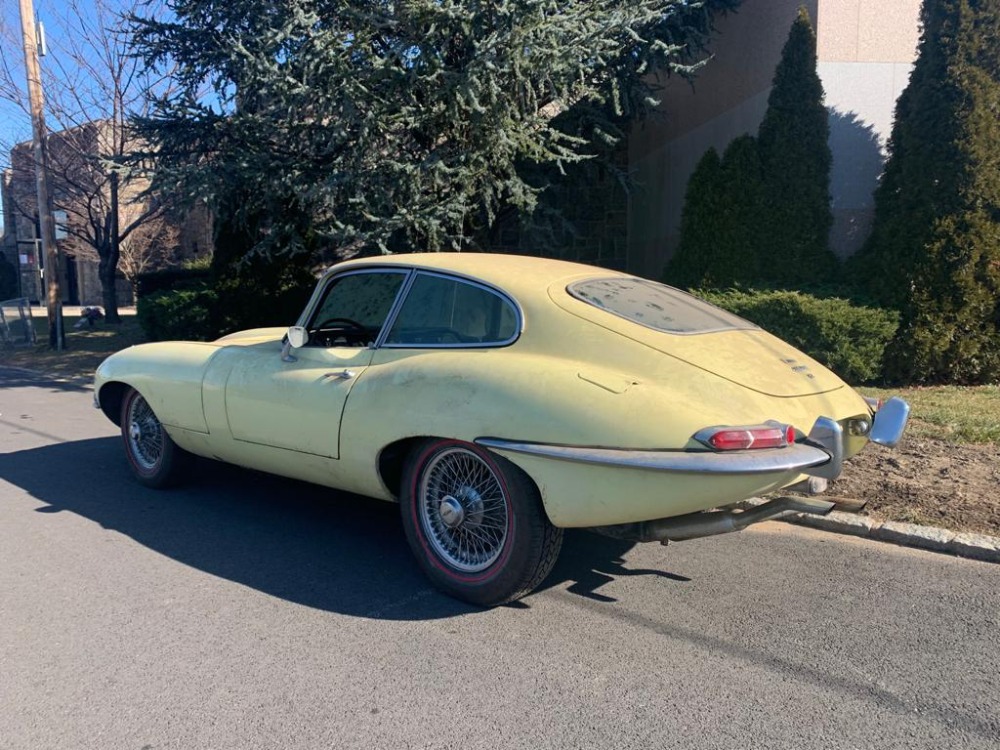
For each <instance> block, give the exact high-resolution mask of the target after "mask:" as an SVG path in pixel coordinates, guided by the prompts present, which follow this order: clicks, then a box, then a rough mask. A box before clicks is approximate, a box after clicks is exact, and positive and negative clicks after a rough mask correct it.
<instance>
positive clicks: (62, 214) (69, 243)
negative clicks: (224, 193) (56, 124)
mask: <svg viewBox="0 0 1000 750" xmlns="http://www.w3.org/2000/svg"><path fill="white" fill-rule="evenodd" d="M117 136H118V133H116V132H115V129H114V128H113V127H112V125H111V123H109V122H105V121H101V122H95V123H87V124H85V125H82V126H80V127H76V128H72V129H69V130H64V131H60V132H58V133H53V134H51V135H50V136H49V139H48V144H47V145H48V156H49V165H50V170H49V171H50V178H49V189H50V192H51V194H52V203H53V209H54V212H55V215H56V225H57V229H56V237H57V240H56V241H57V243H58V245H59V249H60V251H61V253H62V257H63V268H62V278H61V284H60V289H61V292H62V296H63V301H64V302H65V303H67V304H81V305H101V304H103V303H102V290H101V284H100V279H99V278H98V274H97V268H98V255H97V251H96V249H95V243H96V242H97V241H98V240H99V239H100V238H101V236H102V235H105V236H106V235H107V233H108V232H109V230H110V225H111V217H112V208H111V207H112V205H113V204H114V202H113V201H112V195H111V191H112V185H111V179H110V173H109V170H108V165H107V163H105V162H103V161H102V160H101V158H100V155H102V154H108V153H122V152H123V151H126V150H127V148H122V144H120V143H118V144H111V143H109V140H110V139H113V138H115V137H117ZM125 145H126V146H128V144H125ZM10 165H11V166H10V168H9V169H7V170H5V171H4V172H3V180H2V189H3V217H4V223H3V229H4V234H3V237H2V239H0V247H3V248H4V255H5V256H6V257H7V259H8V260H9V261H11V262H14V261H16V263H17V266H18V271H19V277H20V286H21V296H24V297H28V298H30V299H33V300H42V299H44V297H45V293H44V284H43V275H42V273H40V271H41V270H42V265H43V264H44V258H42V253H41V247H40V246H41V243H40V242H39V241H38V240H37V238H38V236H39V232H38V225H37V217H38V213H37V209H36V205H37V200H36V187H35V171H34V161H33V154H32V148H31V143H30V142H28V143H21V144H18V145H17V146H15V147H14V148H13V149H12V151H11V154H10ZM148 184H149V183H148V181H147V180H146V179H145V178H129V177H128V176H127V175H123V176H122V177H120V178H119V179H118V188H117V193H118V195H117V209H118V223H119V228H120V229H119V231H120V233H121V234H126V233H127V234H126V236H125V237H124V239H123V240H122V242H121V243H120V251H121V254H122V258H121V260H120V261H119V265H118V268H119V273H118V276H119V278H118V284H117V290H118V303H119V304H130V303H131V302H132V288H131V284H130V283H129V278H130V277H134V275H135V273H137V272H141V271H149V270H154V269H156V268H160V267H165V266H170V265H176V264H178V263H181V262H183V261H184V260H187V259H191V258H195V257H198V256H200V255H203V254H205V253H206V252H209V251H210V250H211V247H212V229H211V220H210V217H209V216H208V213H207V212H206V211H193V212H189V213H188V214H187V215H185V216H177V215H174V214H171V213H169V212H166V211H164V210H162V209H160V208H158V207H156V206H155V205H154V204H153V203H152V202H151V199H150V198H149V197H147V196H143V195H142V193H143V191H144V190H145V189H146V188H147V187H148ZM144 217H148V218H144ZM133 225H135V227H134V228H131V229H130V227H132V226H133Z"/></svg>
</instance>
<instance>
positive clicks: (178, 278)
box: [135, 266, 210, 298]
mask: <svg viewBox="0 0 1000 750" xmlns="http://www.w3.org/2000/svg"><path fill="white" fill-rule="evenodd" d="M209 276H210V274H209V270H208V268H207V267H187V266H185V267H182V268H165V269H163V270H160V271H150V272H149V273H140V274H139V275H138V276H136V279H135V291H136V297H139V298H142V297H148V296H149V295H151V294H156V293H157V292H166V291H171V290H179V289H197V288H202V287H203V286H204V282H205V281H206V280H207V279H208V278H209Z"/></svg>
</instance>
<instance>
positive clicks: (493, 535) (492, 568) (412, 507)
mask: <svg viewBox="0 0 1000 750" xmlns="http://www.w3.org/2000/svg"><path fill="white" fill-rule="evenodd" d="M402 494H403V496H402V498H401V506H402V507H401V510H402V516H403V525H404V528H405V530H406V535H407V539H408V541H409V543H410V547H411V548H412V549H413V552H414V554H415V555H416V556H417V559H418V560H419V562H420V565H421V567H422V568H423V569H424V572H425V573H427V575H428V577H430V579H431V581H432V582H433V583H434V584H435V585H436V586H437V587H438V588H440V589H442V590H443V591H444V592H445V593H447V594H450V595H451V596H454V597H456V598H459V599H462V600H464V601H468V602H471V603H473V604H479V605H482V606H495V605H498V604H503V603H506V602H510V601H514V600H515V599H518V598H520V597H522V596H524V595H525V594H527V593H528V592H530V591H531V590H532V589H534V588H535V587H536V586H538V584H539V583H541V581H542V579H543V578H545V576H546V575H547V574H548V573H549V571H550V570H551V569H552V566H553V565H554V564H555V561H556V557H557V556H558V554H559V549H560V547H561V546H562V530H561V529H557V528H555V527H554V526H552V524H551V523H549V521H548V518H547V517H546V516H545V511H544V509H543V508H542V501H541V497H540V495H539V493H538V488H537V487H536V486H535V484H534V482H532V481H531V479H530V478H529V477H528V476H527V475H526V474H525V473H524V472H523V471H521V470H520V469H519V468H518V467H516V466H515V465H514V464H512V463H510V462H509V461H507V460H506V459H504V458H502V457H500V456H495V455H493V454H490V453H488V452H487V451H485V450H484V449H482V448H480V447H478V446H476V445H473V444H470V443H462V442H458V441H453V440H431V441H426V442H424V443H422V444H421V445H419V446H418V447H417V448H416V449H415V450H414V451H412V452H411V454H410V456H409V457H408V459H407V463H406V468H405V471H404V484H403V493H402Z"/></svg>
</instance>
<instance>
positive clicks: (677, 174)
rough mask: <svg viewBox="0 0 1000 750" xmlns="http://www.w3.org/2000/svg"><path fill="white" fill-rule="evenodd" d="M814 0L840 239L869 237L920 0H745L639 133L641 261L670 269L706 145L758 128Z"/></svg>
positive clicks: (648, 272)
mask: <svg viewBox="0 0 1000 750" xmlns="http://www.w3.org/2000/svg"><path fill="white" fill-rule="evenodd" d="M803 4H804V5H805V6H806V9H807V10H808V11H809V15H810V17H811V18H812V19H813V24H814V26H815V27H816V31H817V44H818V50H817V51H818V58H819V66H818V67H819V74H820V77H821V78H822V80H823V85H824V88H825V90H826V104H827V107H828V109H829V110H830V114H831V121H830V126H831V136H830V146H831V149H832V151H833V154H834V164H833V169H832V173H831V193H832V196H833V210H834V222H835V225H834V229H833V231H832V233H831V244H832V246H833V247H834V249H835V251H836V252H838V254H840V255H842V256H843V255H849V254H850V253H852V252H854V250H856V249H857V247H858V246H859V245H860V243H861V242H862V241H863V240H864V237H865V236H866V234H867V231H868V228H869V227H870V223H871V213H872V191H873V190H874V188H875V185H876V182H877V179H878V175H879V174H880V173H881V169H882V163H883V160H884V146H885V141H886V139H887V138H888V136H889V132H890V130H891V125H892V113H893V109H894V106H895V101H896V98H897V97H898V96H899V94H900V93H901V92H902V90H903V88H904V87H905V86H906V82H907V80H908V77H909V72H910V68H911V66H912V62H913V59H914V57H915V54H916V44H917V38H918V32H919V23H918V19H919V12H920V0H888V1H887V0H812V2H805V3H802V2H801V0H745V1H744V3H743V5H742V7H741V9H740V11H739V12H738V13H736V14H733V15H731V16H729V17H726V18H723V19H721V20H719V22H718V23H717V27H718V34H717V36H716V38H715V41H714V43H713V46H712V50H713V52H714V53H715V57H714V59H713V60H712V61H711V62H710V63H709V64H708V65H707V66H706V67H705V68H704V70H703V71H701V72H700V73H699V75H698V77H697V79H696V80H695V82H694V84H693V85H691V84H688V83H687V82H686V81H683V80H681V79H679V78H676V77H675V78H672V79H670V80H668V81H667V82H666V83H665V86H664V89H663V92H662V95H661V100H662V106H661V110H662V112H663V114H661V115H658V116H656V117H654V118H651V119H650V120H649V121H647V122H646V123H643V124H642V125H639V126H637V127H636V129H635V130H634V132H633V133H632V135H631V138H630V144H629V166H630V169H631V172H632V175H633V177H634V179H635V181H636V183H637V188H636V189H635V190H634V191H633V193H632V195H631V197H630V200H629V215H628V268H629V270H630V271H632V272H633V273H638V274H641V275H643V276H648V277H651V278H659V277H660V276H661V274H662V271H663V267H664V265H665V264H666V261H667V260H668V259H669V257H670V254H671V253H672V252H673V249H674V248H675V247H676V244H677V239H678V236H677V235H678V231H679V227H680V217H681V209H682V208H683V204H684V193H685V190H686V188H687V181H688V178H689V177H690V175H691V172H692V171H693V170H694V168H695V166H696V165H697V163H698V161H699V159H701V157H702V156H703V155H704V153H705V151H707V150H708V149H709V148H711V147H714V148H715V149H716V150H717V151H718V152H719V153H720V154H721V153H722V152H723V151H724V150H725V148H726V146H727V145H729V143H730V142H731V141H732V140H733V139H734V138H736V137H737V136H739V135H742V134H744V133H751V134H756V132H757V129H758V127H759V125H760V122H761V120H762V119H763V117H764V112H765V111H766V109H767V98H768V95H769V93H770V87H771V81H772V78H773V76H774V70H775V68H776V66H777V64H778V60H779V59H780V57H781V49H782V47H783V46H784V44H785V40H786V39H787V36H788V30H789V28H790V27H791V24H792V22H793V21H794V19H795V16H796V13H797V12H798V8H799V6H800V5H803Z"/></svg>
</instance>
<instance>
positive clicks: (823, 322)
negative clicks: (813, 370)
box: [694, 290, 899, 385]
mask: <svg viewBox="0 0 1000 750" xmlns="http://www.w3.org/2000/svg"><path fill="white" fill-rule="evenodd" d="M694 293H695V294H697V295H698V296H699V297H701V298H703V299H705V300H707V301H709V302H711V303H712V304H714V305H718V306H719V307H721V308H723V309H725V310H729V311H730V312H732V313H735V314H736V315H739V316H740V317H741V318H745V319H747V320H749V321H751V322H753V323H756V324H757V325H759V326H760V327H761V328H763V329H764V330H766V331H768V332H770V333H773V334H774V335H775V336H777V337H778V338H780V339H782V340H784V341H787V342H788V343H789V344H791V345H792V346H794V347H795V348H796V349H799V350H801V351H803V352H805V353H806V354H808V355H809V356H810V357H812V358H813V359H815V360H817V361H818V362H821V363H822V364H824V365H826V366H827V367H829V368H830V369H831V370H833V371H834V372H835V373H837V374H838V375H839V376H840V377H841V378H843V379H844V380H846V381H847V382H848V383H851V384H853V385H858V384H861V383H870V382H872V381H877V380H880V379H881V378H882V376H883V367H884V361H885V350H886V347H887V346H888V345H889V342H890V341H892V338H893V335H894V334H895V333H896V328H897V327H898V325H899V315H898V313H896V312H895V311H892V310H883V309H879V308H870V307H861V306H858V305H855V304H852V303H851V302H849V301H848V300H845V299H840V298H837V297H834V298H830V299H821V298H819V297H814V296H811V295H808V294H803V293H801V292H785V291H741V290H730V291H723V292H716V291H705V290H701V291H698V290H695V292H694Z"/></svg>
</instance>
